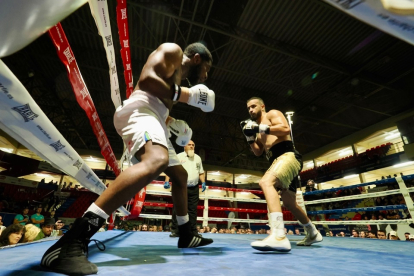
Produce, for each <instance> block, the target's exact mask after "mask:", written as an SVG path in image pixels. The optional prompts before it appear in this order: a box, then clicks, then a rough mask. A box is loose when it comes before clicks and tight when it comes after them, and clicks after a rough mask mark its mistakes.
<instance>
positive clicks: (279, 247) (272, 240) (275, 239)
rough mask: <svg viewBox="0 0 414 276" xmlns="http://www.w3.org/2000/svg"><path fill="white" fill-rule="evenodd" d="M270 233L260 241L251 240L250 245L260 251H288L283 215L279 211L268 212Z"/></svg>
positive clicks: (288, 244) (288, 245) (288, 243)
mask: <svg viewBox="0 0 414 276" xmlns="http://www.w3.org/2000/svg"><path fill="white" fill-rule="evenodd" d="M269 226H270V235H269V236H268V237H267V238H265V239H264V240H262V241H255V242H252V243H251V244H250V245H251V246H252V247H253V248H254V249H256V250H260V251H279V252H289V251H290V249H291V246H290V241H289V240H288V238H287V237H286V235H285V227H284V223H283V215H282V213H281V212H274V213H270V214H269Z"/></svg>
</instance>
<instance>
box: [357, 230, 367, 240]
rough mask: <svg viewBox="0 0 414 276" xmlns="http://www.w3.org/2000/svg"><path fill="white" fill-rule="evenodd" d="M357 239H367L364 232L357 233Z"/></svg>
mask: <svg viewBox="0 0 414 276" xmlns="http://www.w3.org/2000/svg"><path fill="white" fill-rule="evenodd" d="M359 237H360V238H363V239H365V238H366V237H367V236H366V234H365V231H361V232H359Z"/></svg>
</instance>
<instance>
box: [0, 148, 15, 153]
mask: <svg viewBox="0 0 414 276" xmlns="http://www.w3.org/2000/svg"><path fill="white" fill-rule="evenodd" d="M0 150H2V151H5V152H9V153H12V152H13V149H6V148H0Z"/></svg>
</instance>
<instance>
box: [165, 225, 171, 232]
mask: <svg viewBox="0 0 414 276" xmlns="http://www.w3.org/2000/svg"><path fill="white" fill-rule="evenodd" d="M164 232H170V226H169V225H168V224H167V225H165V226H164Z"/></svg>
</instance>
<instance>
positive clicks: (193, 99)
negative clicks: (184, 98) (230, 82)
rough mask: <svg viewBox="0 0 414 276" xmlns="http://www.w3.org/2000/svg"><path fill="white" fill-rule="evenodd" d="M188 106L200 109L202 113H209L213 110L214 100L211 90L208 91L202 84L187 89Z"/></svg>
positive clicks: (214, 96)
mask: <svg viewBox="0 0 414 276" xmlns="http://www.w3.org/2000/svg"><path fill="white" fill-rule="evenodd" d="M189 92H190V95H189V98H188V102H187V104H188V105H191V106H195V107H198V108H200V109H201V110H202V111H204V112H211V111H213V110H214V105H215V98H216V95H215V94H214V91H213V90H210V89H208V87H207V86H205V85H204V84H198V85H196V86H193V87H191V88H189Z"/></svg>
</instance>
